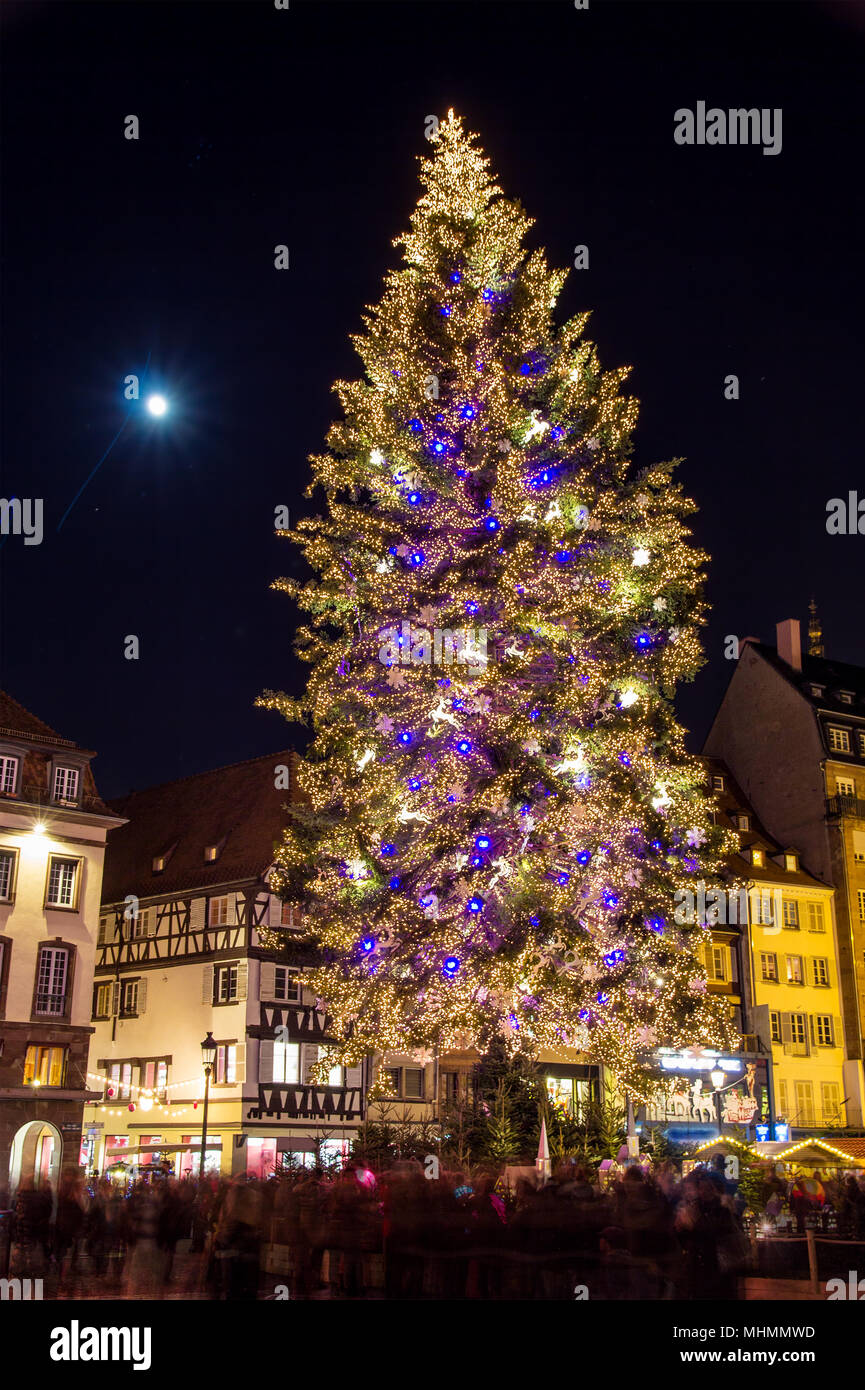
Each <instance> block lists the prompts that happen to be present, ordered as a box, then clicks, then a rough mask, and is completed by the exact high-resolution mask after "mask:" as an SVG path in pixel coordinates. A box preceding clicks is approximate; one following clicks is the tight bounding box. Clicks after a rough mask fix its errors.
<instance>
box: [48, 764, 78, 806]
mask: <svg viewBox="0 0 865 1390" xmlns="http://www.w3.org/2000/svg"><path fill="white" fill-rule="evenodd" d="M79 776H80V774H79V771H78V768H77V767H55V769H54V792H53V800H54V801H57V802H59V804H60V805H61V806H76V805H77V804H78V779H79Z"/></svg>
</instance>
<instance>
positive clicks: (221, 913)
mask: <svg viewBox="0 0 865 1390" xmlns="http://www.w3.org/2000/svg"><path fill="white" fill-rule="evenodd" d="M207 924H208V926H210V927H227V926H228V898H227V897H226V898H211V899H210V901H209V903H208V906H207Z"/></svg>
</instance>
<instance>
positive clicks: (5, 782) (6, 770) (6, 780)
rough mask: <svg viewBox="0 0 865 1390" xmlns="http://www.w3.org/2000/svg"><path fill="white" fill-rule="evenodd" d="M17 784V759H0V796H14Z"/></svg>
mask: <svg viewBox="0 0 865 1390" xmlns="http://www.w3.org/2000/svg"><path fill="white" fill-rule="evenodd" d="M17 782H18V759H17V758H9V757H6V756H5V755H4V756H3V757H0V795H2V796H14V795H15V787H16V784H17Z"/></svg>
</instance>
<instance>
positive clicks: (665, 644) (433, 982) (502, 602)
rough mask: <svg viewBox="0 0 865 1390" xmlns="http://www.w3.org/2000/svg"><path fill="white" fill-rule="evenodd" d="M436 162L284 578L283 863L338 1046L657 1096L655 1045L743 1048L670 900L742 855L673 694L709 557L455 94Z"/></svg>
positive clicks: (693, 656)
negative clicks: (301, 742) (296, 616)
mask: <svg viewBox="0 0 865 1390" xmlns="http://www.w3.org/2000/svg"><path fill="white" fill-rule="evenodd" d="M421 183H422V185H423V192H422V195H421V197H420V199H419V201H418V204H417V206H416V208H415V210H414V213H413V214H412V217H411V222H410V229H409V231H408V232H407V233H406V234H405V235H404V236H402V237H400V238H398V239H397V241H396V242H395V245H398V246H401V247H402V252H403V264H402V266H401V268H400V269H398V270H395V271H393V272H390V273H389V274H388V275H387V276H386V278H385V283H384V290H383V294H382V298H381V300H380V301H379V303H378V305H376V306H375V307H371V308H369V309H368V310H367V311H366V314H365V316H364V332H363V333H362V334H361V335H359V336H357V337H356V338H355V339H354V340H353V341H354V344H355V347H356V348H357V351H358V353H359V355H360V357H361V359H362V362H363V365H364V369H365V374H364V376H363V377H361V378H359V379H356V380H354V381H338V382H337V383H336V387H335V389H336V392H337V394H338V397H339V400H340V404H341V407H342V418H341V419H340V420H339V421H337V422H336V423H335V424H334V425H333V426H332V427H331V429H330V431H329V433H328V436H327V446H328V447H327V451H326V452H324V453H322V454H319V455H316V456H315V457H313V459H312V470H313V472H312V482H311V483H310V487H309V495H312V494H313V493H314V492H316V490H319V495H322V494H323V495H324V497H325V499H326V503H327V507H326V514H324V515H318V516H315V517H311V518H307V519H304V520H302V521H301V522H300V523H299V524H298V526H297V528H296V529H295V530H294V531H293V532H292V533H291V537H292V539H293V540H294V541H295V542H296V543H297V544H299V545H300V547H301V548H302V550H303V552H304V554H305V557H306V560H307V561H308V563H309V565H310V567H311V569H312V571H313V575H314V577H313V578H312V579H310V580H309V581H308V582H305V583H304V582H300V581H295V580H289V579H282V580H279V581H278V582H277V585H276V587H278V588H280V589H282V590H284V591H285V592H286V593H288V594H289V595H291V596H292V597H293V598H295V600H296V601H297V603H298V604H299V606H300V608H301V610H302V611H303V612H304V613H305V615H306V621H305V622H304V624H303V625H302V627H301V628H300V631H299V636H298V650H299V652H300V654H301V656H302V657H303V658H304V659H305V660H306V661H307V662H308V663H309V679H308V684H307V689H306V692H305V694H304V695H303V696H302V697H301V698H300V699H297V700H295V699H291V698H289V697H287V696H285V695H283V694H280V693H277V692H266V693H265V696H264V697H262V703H264V704H266V705H268V706H269V707H272V708H276V709H279V710H281V711H282V712H283V713H284V714H285V715H286V717H287V718H289V719H290V720H308V721H309V722H310V724H311V726H312V729H313V732H314V738H313V741H312V744H311V747H310V750H309V754H308V756H307V757H306V759H305V760H304V762H303V764H302V765H301V766H300V768H299V773H298V777H299V783H300V786H301V788H302V790H303V792H304V793H305V801H304V803H303V804H298V805H295V806H294V807H292V808H291V823H290V825H289V827H288V829H287V831H286V834H285V838H284V842H283V844H282V845H281V847H280V849H279V851H278V855H277V867H276V870H275V871H274V878H273V883H274V887H275V889H276V891H278V892H280V893H281V894H282V895H283V896H284V897H285V898H286V899H287V900H288V901H293V902H298V903H301V904H303V906H304V909H305V911H306V912H307V916H308V920H309V921H310V922H311V923H312V924H313V929H314V932H315V936H316V938H317V941H318V943H319V945H320V947H321V950H322V954H323V961H324V963H323V964H322V965H321V966H320V967H319V968H318V969H317V970H315V971H314V972H312V975H311V983H312V987H313V989H314V990H315V991H316V993H317V995H318V996H319V997H320V998H321V999H324V1000H326V1001H327V1007H328V1011H329V1013H330V1014H331V1016H332V1017H333V1019H334V1021H335V1025H336V1030H337V1031H338V1032H339V1033H341V1034H342V1035H343V1037H344V1041H343V1042H342V1043H341V1044H340V1045H339V1046H336V1047H334V1048H332V1049H330V1050H329V1052H328V1054H327V1056H326V1057H325V1058H324V1059H323V1062H322V1066H324V1067H327V1066H328V1065H332V1064H333V1063H334V1062H337V1061H341V1062H344V1063H346V1062H349V1063H350V1062H352V1061H356V1060H358V1059H359V1058H360V1057H361V1056H362V1055H364V1054H365V1053H367V1052H370V1051H377V1052H381V1051H382V1050H388V1051H398V1050H401V1051H405V1050H407V1049H408V1048H412V1047H415V1048H423V1047H430V1046H432V1047H434V1048H436V1049H438V1050H444V1049H446V1048H447V1047H448V1046H449V1045H453V1043H454V1041H455V1040H456V1039H457V1038H458V1037H459V1036H460V1035H464V1034H466V1033H467V1034H468V1035H469V1036H471V1037H472V1038H473V1039H475V1040H476V1041H477V1043H478V1045H483V1044H484V1043H487V1042H489V1041H490V1039H492V1038H493V1037H500V1038H502V1039H504V1042H505V1045H506V1047H507V1048H508V1049H510V1050H512V1051H516V1050H519V1049H523V1050H528V1051H531V1052H535V1053H536V1052H538V1051H539V1050H541V1049H547V1050H549V1049H558V1048H562V1047H564V1048H569V1049H574V1048H575V1049H577V1050H578V1051H579V1052H581V1053H583V1054H585V1055H587V1056H588V1057H590V1058H592V1059H594V1060H596V1061H599V1062H602V1063H604V1064H606V1065H607V1066H608V1067H609V1068H610V1069H611V1070H612V1072H613V1073H614V1074H615V1075H616V1076H618V1077H619V1078H621V1079H622V1080H623V1081H624V1082H625V1083H626V1084H628V1086H629V1087H630V1089H631V1090H632V1092H633V1093H634V1094H635V1095H640V1094H641V1093H643V1092H644V1091H645V1061H646V1057H647V1056H648V1055H649V1054H650V1053H651V1052H652V1050H653V1048H655V1047H656V1046H658V1045H661V1044H663V1045H667V1046H673V1047H687V1046H692V1045H695V1044H702V1045H706V1046H718V1045H720V1046H729V1045H730V1042H731V1040H732V1039H731V1032H730V1025H729V1021H728V1016H727V1010H726V1007H725V1005H724V1003H723V1002H722V1001H719V1000H717V999H716V998H714V997H713V996H712V995H711V994H709V993H708V992H707V989H706V980H705V970H704V961H703V950H704V947H705V945H706V944H707V943H708V941H709V940H710V935H709V932H708V930H707V928H706V927H705V925H701V924H699V923H693V922H692V923H690V924H683V925H680V924H679V923H678V922H677V921H676V920H675V915H674V912H673V904H674V903H675V902H676V901H677V898H676V895H677V893H679V894H681V892H682V891H683V890H687V889H688V888H689V887H690V886H691V885H692V884H693V883H694V881H695V879H696V878H701V879H703V880H704V881H705V880H708V881H717V880H718V876H719V874H720V871H721V869H722V866H723V862H724V857H725V855H726V854H728V853H729V852H731V851H732V850H733V849H734V848H735V840H734V837H733V836H732V835H731V834H729V833H728V832H725V831H723V830H721V829H720V828H719V827H716V826H715V824H714V819H713V816H712V814H711V808H710V804H709V802H708V799H707V796H706V792H705V788H704V786H703V771H702V768H701V767H700V765H699V764H698V763H697V761H696V760H695V759H693V758H692V757H690V756H689V755H688V754H687V752H686V750H685V746H684V732H683V730H682V729H681V727H680V725H679V724H678V723H677V721H676V718H675V714H674V711H673V708H672V703H671V699H672V694H673V692H674V690H675V688H676V686H677V685H678V684H679V682H681V681H683V680H690V679H692V678H693V676H694V674H695V672H696V671H697V669H698V668H699V666H700V664H701V662H702V654H701V647H700V641H699V629H700V627H701V625H702V624H703V622H704V620H705V613H706V608H705V603H704V600H703V598H702V583H703V575H704V566H705V562H706V559H707V556H706V555H705V554H704V553H703V552H701V551H700V550H698V549H696V548H695V547H694V546H692V545H691V544H690V542H689V534H690V533H689V531H688V529H687V526H686V518H687V516H688V514H689V513H690V512H692V511H693V509H694V508H693V504H692V503H691V502H690V501H689V500H688V499H687V498H686V497H685V496H684V494H683V493H682V490H681V488H680V486H679V485H678V484H677V483H676V482H674V481H673V478H672V472H673V467H674V465H673V464H654V465H650V466H649V467H645V468H642V469H641V470H636V469H635V468H634V466H633V464H632V460H631V454H632V445H631V434H632V432H633V429H634V427H635V424H636V420H637V409H638V406H637V402H636V401H635V400H634V399H633V398H631V397H628V396H626V395H624V394H623V393H622V387H623V384H624V382H625V380H626V378H627V375H628V372H627V370H626V369H620V370H615V371H602V370H601V368H600V365H599V362H598V358H597V353H596V351H595V348H594V346H593V345H592V344H591V343H590V342H588V341H586V340H585V338H584V336H583V335H584V330H585V327H586V323H587V320H588V315H587V314H580V315H578V316H577V317H576V318H574V319H571V320H570V321H569V322H567V323H565V324H564V325H562V326H561V327H559V326H557V325H556V323H555V322H554V318H553V311H554V308H555V305H556V302H557V299H558V296H559V294H560V291H561V289H562V286H563V284H564V281H565V274H564V273H563V272H560V271H557V270H553V269H550V268H549V267H548V265H547V262H546V258H545V256H544V254H543V252H541V251H538V250H534V251H528V250H526V248H525V246H524V241H525V237H526V235H527V233H528V232H529V229H530V228H531V225H532V224H531V220H530V219H529V218H528V217H526V215H525V213H524V212H523V211H522V209H521V207H520V205H519V204H518V203H516V202H513V201H511V200H509V199H507V198H506V197H504V195H503V194H502V191H501V189H500V188H499V187H498V186H497V185H496V184H495V183H494V181H493V179H492V177H491V175H490V173H489V171H488V160H487V159H486V157H485V156H484V154H483V152H482V151H481V150H480V148H479V146H478V145H477V141H476V137H474V136H472V135H469V134H467V133H466V131H465V130H464V128H463V125H462V122H461V120H460V119H459V118H458V117H454V116H453V113H449V115H448V119H447V120H446V121H444V122H443V123H442V124H441V126H440V129H439V132H438V135H437V137H436V138H435V140H434V149H433V153H432V155H431V156H430V157H428V158H424V159H423V160H422V161H421ZM286 534H287V533H286ZM262 935H263V936H264V937H267V931H266V929H265V931H264V932H263V933H262ZM268 941H269V944H272V945H274V946H276V945H277V944H278V942H277V934H276V933H273V934H272V941H270V939H269V938H268Z"/></svg>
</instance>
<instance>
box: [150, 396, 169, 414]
mask: <svg viewBox="0 0 865 1390" xmlns="http://www.w3.org/2000/svg"><path fill="white" fill-rule="evenodd" d="M147 409H148V410H149V411H150V414H151V415H165V414H166V412H167V410H168V401H167V400H166V399H165V397H164V396H160V395H155V396H148V397H147Z"/></svg>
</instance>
